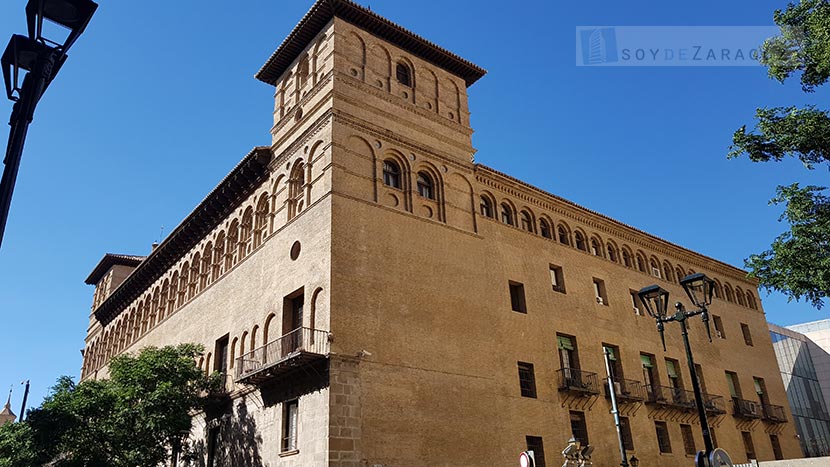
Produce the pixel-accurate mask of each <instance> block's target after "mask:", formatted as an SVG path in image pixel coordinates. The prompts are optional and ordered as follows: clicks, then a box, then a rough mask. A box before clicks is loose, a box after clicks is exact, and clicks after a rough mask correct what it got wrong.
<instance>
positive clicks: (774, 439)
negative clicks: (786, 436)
mask: <svg viewBox="0 0 830 467" xmlns="http://www.w3.org/2000/svg"><path fill="white" fill-rule="evenodd" d="M769 442H770V444H772V455H773V456H775V460H777V461H780V460H782V459H784V454H783V453H781V443H780V442H778V435H773V434H770V435H769Z"/></svg>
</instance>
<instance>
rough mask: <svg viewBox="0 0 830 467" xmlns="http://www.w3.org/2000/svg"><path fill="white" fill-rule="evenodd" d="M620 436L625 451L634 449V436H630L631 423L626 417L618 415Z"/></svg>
mask: <svg viewBox="0 0 830 467" xmlns="http://www.w3.org/2000/svg"><path fill="white" fill-rule="evenodd" d="M620 436H622V441H623V446H624V447H625V449H626V450H627V451H633V450H634V438H633V437H632V436H631V424H630V423H629V421H628V417H620Z"/></svg>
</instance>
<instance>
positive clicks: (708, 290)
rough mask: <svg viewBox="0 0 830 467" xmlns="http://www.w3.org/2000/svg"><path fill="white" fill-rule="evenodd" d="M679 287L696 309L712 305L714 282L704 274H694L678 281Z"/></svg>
mask: <svg viewBox="0 0 830 467" xmlns="http://www.w3.org/2000/svg"><path fill="white" fill-rule="evenodd" d="M680 285H682V286H683V290H685V291H686V295H688V296H689V300H691V301H692V303H694V304H695V306H696V307H698V308H706V307H707V306H709V305H711V304H712V293H713V291H714V290H715V281H714V280H712V279H709V278H708V277H707V276H706V274H703V273H700V272H699V273H696V274H689V275H688V276H686V277H684V278H683V279H680Z"/></svg>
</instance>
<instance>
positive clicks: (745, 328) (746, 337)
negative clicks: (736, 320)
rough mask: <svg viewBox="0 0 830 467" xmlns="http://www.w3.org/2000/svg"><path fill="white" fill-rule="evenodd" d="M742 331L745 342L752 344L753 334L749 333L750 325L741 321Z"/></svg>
mask: <svg viewBox="0 0 830 467" xmlns="http://www.w3.org/2000/svg"><path fill="white" fill-rule="evenodd" d="M741 332H742V333H743V334H744V343H746V345H752V334H750V333H749V326H748V325H746V324H744V323H741Z"/></svg>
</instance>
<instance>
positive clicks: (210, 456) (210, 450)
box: [207, 426, 221, 467]
mask: <svg viewBox="0 0 830 467" xmlns="http://www.w3.org/2000/svg"><path fill="white" fill-rule="evenodd" d="M218 457H219V427H218V426H215V427H213V428H211V429H209V430H208V439H207V467H214V466H216V465H220V464H221V462H219V461H218V459H217V458H218Z"/></svg>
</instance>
